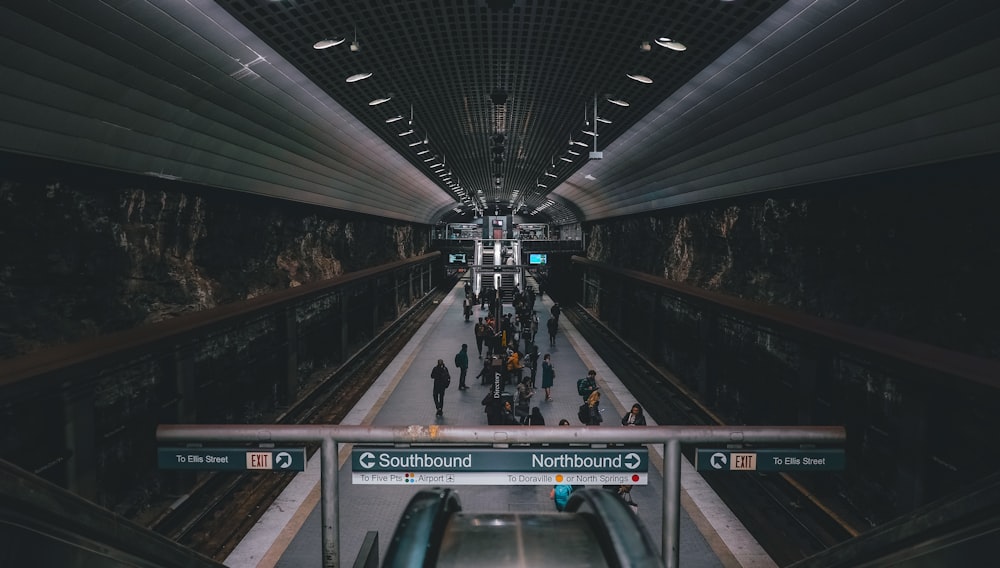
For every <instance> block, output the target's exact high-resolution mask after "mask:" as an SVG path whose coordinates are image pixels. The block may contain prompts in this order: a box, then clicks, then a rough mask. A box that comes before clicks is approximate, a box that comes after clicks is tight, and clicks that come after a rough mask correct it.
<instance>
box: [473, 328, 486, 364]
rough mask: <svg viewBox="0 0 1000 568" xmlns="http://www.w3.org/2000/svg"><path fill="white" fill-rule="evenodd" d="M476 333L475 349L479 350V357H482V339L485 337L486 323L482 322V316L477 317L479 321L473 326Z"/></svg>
mask: <svg viewBox="0 0 1000 568" xmlns="http://www.w3.org/2000/svg"><path fill="white" fill-rule="evenodd" d="M475 334H476V350H477V351H479V358H480V359H482V358H483V339H485V338H486V324H485V323H483V318H479V323H477V324H476V327H475Z"/></svg>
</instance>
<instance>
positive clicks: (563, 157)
mask: <svg viewBox="0 0 1000 568" xmlns="http://www.w3.org/2000/svg"><path fill="white" fill-rule="evenodd" d="M559 159H560V160H562V161H564V162H569V163H571V164H572V163H573V160H570V159H569V158H567V157H566V156H559Z"/></svg>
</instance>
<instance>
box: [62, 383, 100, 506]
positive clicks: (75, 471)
mask: <svg viewBox="0 0 1000 568" xmlns="http://www.w3.org/2000/svg"><path fill="white" fill-rule="evenodd" d="M62 405H63V416H64V422H63V443H64V444H65V447H66V449H67V450H68V452H67V453H68V454H69V457H68V458H67V459H66V462H65V468H66V488H67V489H68V490H70V491H72V492H73V493H76V494H77V495H79V496H81V497H83V498H85V499H90V500H95V499H96V497H97V471H96V468H97V457H96V456H95V455H94V453H95V451H96V449H95V446H94V436H95V435H96V421H95V418H94V389H93V387H92V386H90V385H89V384H88V385H85V386H82V387H77V388H69V389H67V390H66V391H64V392H63V394H62Z"/></svg>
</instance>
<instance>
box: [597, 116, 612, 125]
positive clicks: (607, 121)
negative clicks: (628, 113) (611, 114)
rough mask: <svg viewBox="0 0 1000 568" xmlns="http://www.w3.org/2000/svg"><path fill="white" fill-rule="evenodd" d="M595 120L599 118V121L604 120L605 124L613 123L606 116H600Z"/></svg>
mask: <svg viewBox="0 0 1000 568" xmlns="http://www.w3.org/2000/svg"><path fill="white" fill-rule="evenodd" d="M595 120H597V122H603V123H604V124H611V121H610V120H608V119H606V118H604V117H603V116H599V117H597V118H596V119H595Z"/></svg>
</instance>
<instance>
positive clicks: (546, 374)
mask: <svg viewBox="0 0 1000 568" xmlns="http://www.w3.org/2000/svg"><path fill="white" fill-rule="evenodd" d="M555 379H556V369H555V367H553V366H552V356H551V355H549V354H548V353H546V354H545V357H544V358H543V359H542V388H543V389H545V402H552V383H553V382H554V381H555Z"/></svg>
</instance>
